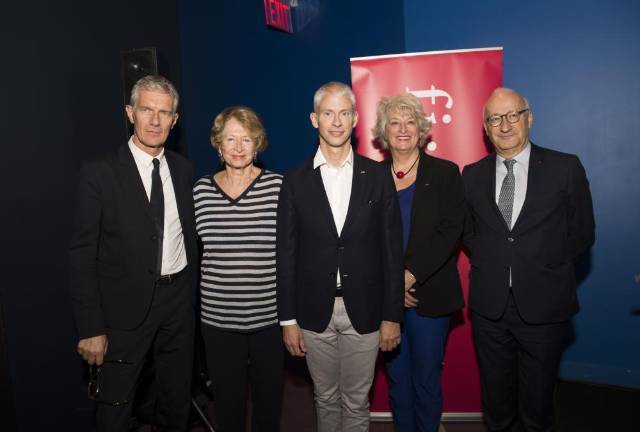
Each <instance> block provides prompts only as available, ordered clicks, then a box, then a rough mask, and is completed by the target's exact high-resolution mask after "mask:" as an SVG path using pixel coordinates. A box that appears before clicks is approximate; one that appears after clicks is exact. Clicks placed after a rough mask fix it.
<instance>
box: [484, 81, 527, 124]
mask: <svg viewBox="0 0 640 432" xmlns="http://www.w3.org/2000/svg"><path fill="white" fill-rule="evenodd" d="M498 93H513V94H515V95H517V96H518V97H519V98H520V99H522V103H524V108H527V109H531V108H530V107H529V101H528V100H527V98H526V97H524V96H522V95H521V94H520V93H518V92H517V91H515V90H514V89H510V88H507V87H498V88H497V89H495V90H494V91H492V92H491V94H490V95H489V97H488V98H487V101H486V102H485V103H484V105H482V122H483V123H484V122H485V119H486V117H487V115H488V114H489V113H488V112H487V103H488V102H489V101H490V100H491V98H492V97H494V96H495V95H497V94H498Z"/></svg>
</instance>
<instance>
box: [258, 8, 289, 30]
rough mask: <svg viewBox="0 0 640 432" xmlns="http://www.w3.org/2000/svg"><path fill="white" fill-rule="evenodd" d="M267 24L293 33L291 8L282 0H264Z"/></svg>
mask: <svg viewBox="0 0 640 432" xmlns="http://www.w3.org/2000/svg"><path fill="white" fill-rule="evenodd" d="M264 15H265V19H266V20H267V25H268V26H270V27H274V28H277V29H279V30H282V31H285V32H287V33H293V25H292V20H291V8H290V7H289V5H287V4H286V3H285V1H283V0H264Z"/></svg>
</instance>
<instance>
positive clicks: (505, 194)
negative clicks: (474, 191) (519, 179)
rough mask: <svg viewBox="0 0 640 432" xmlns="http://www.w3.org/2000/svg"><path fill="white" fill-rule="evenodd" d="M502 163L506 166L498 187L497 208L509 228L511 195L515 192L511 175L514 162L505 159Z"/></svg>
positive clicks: (511, 209) (511, 205)
mask: <svg viewBox="0 0 640 432" xmlns="http://www.w3.org/2000/svg"><path fill="white" fill-rule="evenodd" d="M502 163H504V165H505V166H506V167H507V175H506V176H505V178H504V180H503V181H502V187H501V188H500V196H499V197H498V208H499V209H500V213H502V217H503V218H504V221H505V222H506V224H507V227H509V230H511V218H512V215H513V197H514V195H515V192H516V178H515V176H514V175H513V165H514V164H515V163H516V161H515V159H505V160H504V161H503V162H502Z"/></svg>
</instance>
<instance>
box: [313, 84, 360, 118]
mask: <svg viewBox="0 0 640 432" xmlns="http://www.w3.org/2000/svg"><path fill="white" fill-rule="evenodd" d="M327 93H334V94H336V95H338V96H346V97H348V98H349V100H350V101H351V109H352V110H353V111H355V110H356V95H354V94H353V90H351V87H349V86H348V85H347V84H345V83H342V82H339V81H331V82H328V83H326V84H323V85H321V86H320V88H319V89H318V90H316V92H315V93H314V94H313V112H315V113H317V112H318V107H319V106H320V101H321V100H322V98H323V97H324V96H325V95H326V94H327Z"/></svg>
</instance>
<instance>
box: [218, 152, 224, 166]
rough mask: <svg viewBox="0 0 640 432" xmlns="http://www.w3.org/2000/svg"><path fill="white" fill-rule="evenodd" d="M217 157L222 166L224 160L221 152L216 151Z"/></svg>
mask: <svg viewBox="0 0 640 432" xmlns="http://www.w3.org/2000/svg"><path fill="white" fill-rule="evenodd" d="M218 157H219V158H220V163H221V164H222V165H224V158H223V157H222V150H218Z"/></svg>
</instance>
